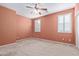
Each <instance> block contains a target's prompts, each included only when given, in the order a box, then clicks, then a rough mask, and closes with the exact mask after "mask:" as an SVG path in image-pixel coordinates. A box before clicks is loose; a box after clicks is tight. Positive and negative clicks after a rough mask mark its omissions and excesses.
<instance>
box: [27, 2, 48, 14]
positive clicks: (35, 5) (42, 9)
mask: <svg viewBox="0 0 79 59" xmlns="http://www.w3.org/2000/svg"><path fill="white" fill-rule="evenodd" d="M38 6H39V3H36V4H34V7H32V6H26V8H31V9H35V10H36V11H37V12H38V13H39V14H40V15H41V14H42V12H41V11H45V12H48V11H47V8H40V7H38Z"/></svg>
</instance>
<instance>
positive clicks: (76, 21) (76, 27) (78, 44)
mask: <svg viewBox="0 0 79 59" xmlns="http://www.w3.org/2000/svg"><path fill="white" fill-rule="evenodd" d="M78 16H79V11H78V12H77V14H76V15H75V35H76V47H78V48H79V42H78V36H79V35H78Z"/></svg>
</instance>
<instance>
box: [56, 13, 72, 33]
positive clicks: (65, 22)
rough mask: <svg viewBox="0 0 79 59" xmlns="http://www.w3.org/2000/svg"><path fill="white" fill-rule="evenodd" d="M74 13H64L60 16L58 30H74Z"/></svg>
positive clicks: (69, 31)
mask: <svg viewBox="0 0 79 59" xmlns="http://www.w3.org/2000/svg"><path fill="white" fill-rule="evenodd" d="M71 17H72V14H71V13H68V14H64V15H59V16H58V32H65V33H71V32H72V18H71Z"/></svg>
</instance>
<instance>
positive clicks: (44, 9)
mask: <svg viewBox="0 0 79 59" xmlns="http://www.w3.org/2000/svg"><path fill="white" fill-rule="evenodd" d="M39 9H40V10H47V8H39Z"/></svg>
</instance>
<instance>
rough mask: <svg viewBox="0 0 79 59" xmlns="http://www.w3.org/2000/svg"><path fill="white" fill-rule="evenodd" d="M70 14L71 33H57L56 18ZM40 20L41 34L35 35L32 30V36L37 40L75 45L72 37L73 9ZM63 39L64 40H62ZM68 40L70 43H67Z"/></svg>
mask: <svg viewBox="0 0 79 59" xmlns="http://www.w3.org/2000/svg"><path fill="white" fill-rule="evenodd" d="M66 13H72V26H73V27H72V33H58V32H57V28H58V26H57V25H58V23H57V22H58V20H57V16H58V15H60V14H66ZM40 19H41V32H40V33H39V32H37V33H35V32H34V30H33V36H34V37H39V38H45V39H49V40H53V41H60V42H66V43H72V44H75V36H74V22H75V19H74V8H72V9H68V10H64V11H61V12H57V13H54V14H50V15H47V16H44V17H40ZM33 29H34V20H33ZM63 38H64V40H62V39H63ZM69 40H70V41H69Z"/></svg>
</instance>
